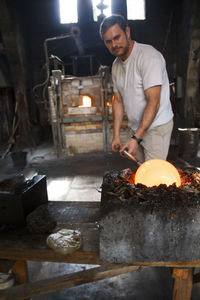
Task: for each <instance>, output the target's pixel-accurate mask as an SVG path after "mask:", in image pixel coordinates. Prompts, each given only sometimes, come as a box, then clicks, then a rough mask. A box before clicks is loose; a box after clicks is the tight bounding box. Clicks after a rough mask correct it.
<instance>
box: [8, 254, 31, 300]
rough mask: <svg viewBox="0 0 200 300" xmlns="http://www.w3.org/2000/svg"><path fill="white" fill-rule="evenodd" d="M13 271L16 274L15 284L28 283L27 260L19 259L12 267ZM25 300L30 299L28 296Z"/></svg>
mask: <svg viewBox="0 0 200 300" xmlns="http://www.w3.org/2000/svg"><path fill="white" fill-rule="evenodd" d="M12 273H13V275H14V276H15V284H17V285H19V284H25V283H28V268H27V262H26V261H24V260H18V261H16V262H15V264H14V266H13V267H12ZM24 300H29V299H28V298H26V299H24Z"/></svg>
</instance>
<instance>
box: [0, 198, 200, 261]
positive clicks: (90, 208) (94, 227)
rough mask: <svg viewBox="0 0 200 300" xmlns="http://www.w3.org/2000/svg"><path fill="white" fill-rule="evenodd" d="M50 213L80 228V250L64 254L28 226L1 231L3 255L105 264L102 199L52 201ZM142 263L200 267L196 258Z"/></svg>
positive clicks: (0, 252) (60, 225) (0, 255)
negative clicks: (100, 225)
mask: <svg viewBox="0 0 200 300" xmlns="http://www.w3.org/2000/svg"><path fill="white" fill-rule="evenodd" d="M48 207H49V212H50V215H51V216H52V217H53V218H54V219H55V220H56V221H57V227H58V229H60V228H68V229H79V230H80V231H81V233H82V237H83V246H82V248H81V249H80V250H78V251H76V252H74V253H72V254H68V255H60V254H57V253H55V252H54V251H53V250H52V249H50V248H49V247H48V246H47V245H46V238H47V236H48V234H33V233H29V232H28V230H27V229H26V228H21V229H16V230H10V231H7V232H1V233H0V258H1V259H15V260H30V261H31V260H32V261H51V262H69V263H77V264H79V263H80V264H105V263H104V262H101V261H100V260H99V254H98V252H99V229H98V221H99V218H100V202H62V201H60V202H59V201H49V202H48ZM132 264H134V265H140V266H169V267H199V266H200V259H199V260H196V261H175V262H162V261H161V262H158V261H157V262H145V263H144V262H133V263H132Z"/></svg>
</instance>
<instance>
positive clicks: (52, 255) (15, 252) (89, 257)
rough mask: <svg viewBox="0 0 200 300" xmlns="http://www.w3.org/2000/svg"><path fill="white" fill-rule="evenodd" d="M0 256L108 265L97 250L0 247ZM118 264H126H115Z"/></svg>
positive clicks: (187, 264) (160, 264) (168, 264)
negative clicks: (69, 251)
mask: <svg viewBox="0 0 200 300" xmlns="http://www.w3.org/2000/svg"><path fill="white" fill-rule="evenodd" d="M0 258H2V259H12V260H23V261H48V262H58V263H59V262H63V263H74V264H92V265H108V263H106V262H103V261H101V260H100V259H99V254H98V252H89V251H76V252H74V253H72V254H67V255H61V254H58V253H56V252H54V251H53V250H52V249H47V248H46V249H31V248H9V247H5V248H2V247H1V248H0ZM116 265H118V266H120V265H121V266H123V265H127V263H126V264H123V263H122V264H116ZM128 265H134V266H148V267H150V266H151V267H172V268H178V267H182V268H195V267H196V268H197V267H200V260H194V261H192V260H191V261H189V260H188V261H181V260H180V261H173V262H170V261H169V262H165V261H156V262H132V263H128Z"/></svg>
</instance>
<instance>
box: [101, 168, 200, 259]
mask: <svg viewBox="0 0 200 300" xmlns="http://www.w3.org/2000/svg"><path fill="white" fill-rule="evenodd" d="M179 172H180V175H181V183H182V185H181V186H180V187H176V186H175V184H174V185H171V186H169V187H167V186H166V185H164V184H162V185H159V186H158V187H156V186H154V187H146V186H144V185H141V184H136V185H135V184H134V172H133V171H132V170H130V169H126V170H123V171H113V172H109V173H107V174H105V176H104V179H103V184H102V197H101V221H100V259H101V260H102V261H106V262H114V263H130V262H158V261H163V262H164V261H168V262H169V261H177V260H197V259H199V258H200V187H199V182H200V176H199V174H198V173H197V172H191V173H187V172H184V171H179Z"/></svg>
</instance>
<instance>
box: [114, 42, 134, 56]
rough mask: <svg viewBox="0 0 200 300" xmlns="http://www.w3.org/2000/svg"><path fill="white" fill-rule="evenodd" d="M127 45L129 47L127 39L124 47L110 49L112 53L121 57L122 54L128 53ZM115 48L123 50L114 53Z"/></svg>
mask: <svg viewBox="0 0 200 300" xmlns="http://www.w3.org/2000/svg"><path fill="white" fill-rule="evenodd" d="M129 47H130V43H129V41H128V39H127V43H126V46H125V47H115V48H113V49H112V54H114V55H115V56H117V57H123V56H126V54H127V53H128V51H129ZM115 49H123V52H121V53H120V54H116V53H115Z"/></svg>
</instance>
